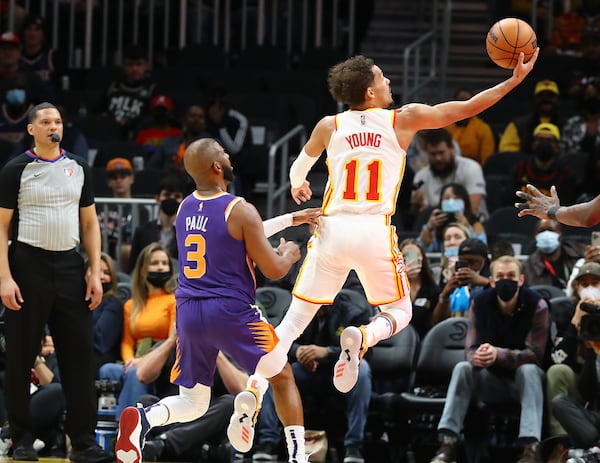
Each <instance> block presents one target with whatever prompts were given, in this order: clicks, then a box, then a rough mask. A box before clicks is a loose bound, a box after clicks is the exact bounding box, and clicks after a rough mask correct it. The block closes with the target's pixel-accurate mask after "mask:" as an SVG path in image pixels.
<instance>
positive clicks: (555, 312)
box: [550, 296, 576, 330]
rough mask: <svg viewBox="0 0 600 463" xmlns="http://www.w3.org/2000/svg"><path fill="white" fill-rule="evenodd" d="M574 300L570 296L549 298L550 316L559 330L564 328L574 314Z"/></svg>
mask: <svg viewBox="0 0 600 463" xmlns="http://www.w3.org/2000/svg"><path fill="white" fill-rule="evenodd" d="M575 307H576V304H575V301H574V300H573V298H572V297H570V296H558V297H553V298H551V299H550V318H551V319H552V321H553V322H554V323H556V327H557V328H558V329H559V330H562V329H566V328H567V327H568V326H569V323H571V319H572V318H573V315H574V314H575Z"/></svg>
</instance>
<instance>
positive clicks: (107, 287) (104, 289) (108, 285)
mask: <svg viewBox="0 0 600 463" xmlns="http://www.w3.org/2000/svg"><path fill="white" fill-rule="evenodd" d="M111 289H112V283H110V282H109V283H102V292H103V293H105V292H107V291H110V290H111Z"/></svg>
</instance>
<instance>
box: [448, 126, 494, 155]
mask: <svg viewBox="0 0 600 463" xmlns="http://www.w3.org/2000/svg"><path fill="white" fill-rule="evenodd" d="M446 130H447V131H448V132H450V135H452V138H454V140H456V143H458V146H460V152H461V154H462V155H463V156H466V157H468V158H471V159H473V160H474V161H477V162H478V163H479V164H480V165H483V163H484V162H485V160H486V159H487V158H488V157H490V156H491V155H492V154H493V153H494V152H495V151H496V140H495V138H494V132H493V130H492V128H491V127H490V125H489V124H488V123H487V122H485V121H484V120H482V119H480V118H479V117H472V118H471V119H469V122H468V123H467V125H465V126H462V127H461V126H458V125H456V124H452V125H449V126H448V127H446Z"/></svg>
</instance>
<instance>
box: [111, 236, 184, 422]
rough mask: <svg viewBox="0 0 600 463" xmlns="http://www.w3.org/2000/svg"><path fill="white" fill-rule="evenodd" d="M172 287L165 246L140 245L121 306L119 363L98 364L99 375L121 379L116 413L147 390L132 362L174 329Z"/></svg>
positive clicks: (172, 276)
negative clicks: (128, 291)
mask: <svg viewBox="0 0 600 463" xmlns="http://www.w3.org/2000/svg"><path fill="white" fill-rule="evenodd" d="M176 287H177V280H176V277H175V272H174V271H173V267H172V263H171V256H170V255H169V252H168V251H167V248H165V247H164V246H163V245H162V244H160V243H158V242H155V243H151V244H149V245H148V246H146V247H145V248H144V249H142V252H141V253H140V255H139V256H138V259H137V261H136V264H135V268H134V269H133V274H132V297H131V299H129V300H128V301H127V302H125V305H124V306H123V336H122V339H121V360H122V361H123V363H122V364H118V363H107V364H105V365H102V367H101V368H100V375H99V376H100V378H101V379H109V380H112V381H121V382H122V389H121V392H120V394H119V397H118V401H117V409H116V416H120V414H121V411H123V409H124V408H125V407H127V406H130V405H135V404H136V402H137V399H138V397H139V396H140V395H142V394H145V393H147V392H148V387H149V386H148V385H147V384H143V383H142V382H140V381H139V380H138V379H137V378H136V364H137V363H138V362H139V360H140V358H141V357H143V356H144V355H145V354H147V353H148V352H149V351H150V349H151V348H152V345H153V344H154V343H156V342H158V341H162V340H165V339H167V338H168V337H169V334H170V332H171V330H173V329H175V288H176Z"/></svg>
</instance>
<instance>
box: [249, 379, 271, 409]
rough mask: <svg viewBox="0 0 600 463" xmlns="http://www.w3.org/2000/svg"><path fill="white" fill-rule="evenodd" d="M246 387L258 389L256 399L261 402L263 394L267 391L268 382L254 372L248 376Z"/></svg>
mask: <svg viewBox="0 0 600 463" xmlns="http://www.w3.org/2000/svg"><path fill="white" fill-rule="evenodd" d="M246 388H247V389H249V388H254V389H256V390H257V391H258V401H259V402H261V403H262V399H263V396H264V395H265V393H266V392H267V389H269V382H268V381H267V380H266V379H265V378H263V377H262V376H259V375H257V374H256V373H255V374H253V375H250V376H249V377H248V381H247V382H246Z"/></svg>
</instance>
